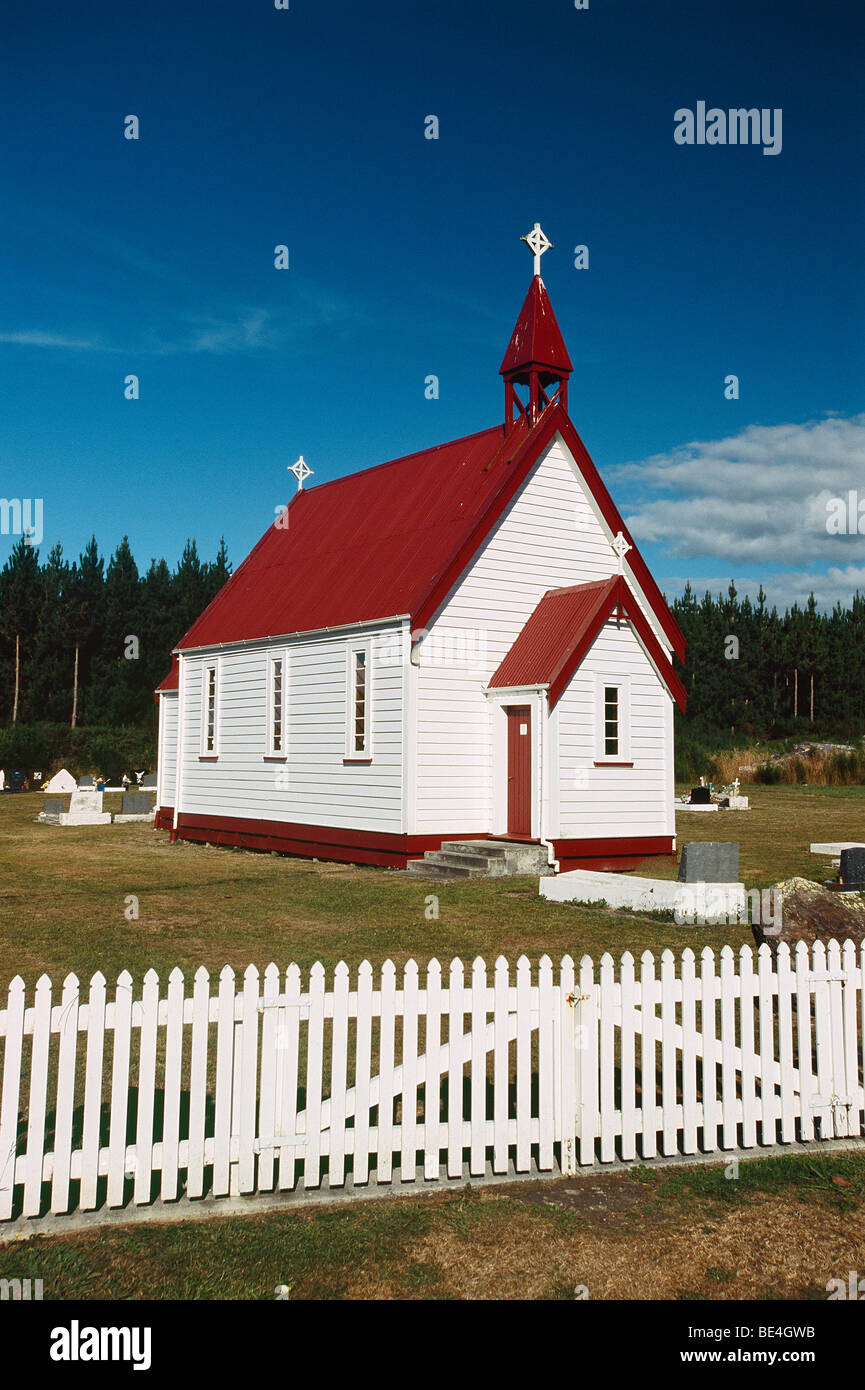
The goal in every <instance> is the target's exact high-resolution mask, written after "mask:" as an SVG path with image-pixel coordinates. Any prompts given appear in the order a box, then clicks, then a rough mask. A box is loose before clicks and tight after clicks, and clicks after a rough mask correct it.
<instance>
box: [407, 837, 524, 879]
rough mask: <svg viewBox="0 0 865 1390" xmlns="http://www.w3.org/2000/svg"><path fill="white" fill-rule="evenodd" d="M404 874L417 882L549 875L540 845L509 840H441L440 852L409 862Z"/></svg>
mask: <svg viewBox="0 0 865 1390" xmlns="http://www.w3.org/2000/svg"><path fill="white" fill-rule="evenodd" d="M408 872H409V873H411V874H413V875H415V877H419V878H438V879H440V880H445V879H465V878H502V877H505V876H512V875H516V874H529V875H532V874H538V875H546V874H549V873H550V872H551V869H550V866H549V862H548V859H547V851H546V849H545V848H544V846H543V845H535V844H521V843H520V842H519V841H512V840H444V841H443V842H442V846H441V849H438V850H427V852H426V854H425V855H424V857H423V859H413V860H411V861H410V862H409V864H408Z"/></svg>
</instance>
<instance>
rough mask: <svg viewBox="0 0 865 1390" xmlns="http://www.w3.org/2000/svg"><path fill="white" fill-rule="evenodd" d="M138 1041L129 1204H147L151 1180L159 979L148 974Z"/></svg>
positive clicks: (153, 971)
mask: <svg viewBox="0 0 865 1390" xmlns="http://www.w3.org/2000/svg"><path fill="white" fill-rule="evenodd" d="M140 1007H141V1038H140V1042H139V1055H138V1123H137V1125H136V1129H135V1192H134V1194H133V1201H134V1202H135V1203H136V1205H141V1204H143V1203H145V1202H149V1201H150V1186H151V1182H152V1178H153V1102H154V1099H155V1090H156V1034H157V1029H158V1027H159V976H158V975H157V973H156V971H155V970H148V972H147V974H146V975H145V976H144V984H143V988H142V991H141V1006H140Z"/></svg>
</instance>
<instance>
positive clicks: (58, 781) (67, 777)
mask: <svg viewBox="0 0 865 1390" xmlns="http://www.w3.org/2000/svg"><path fill="white" fill-rule="evenodd" d="M45 790H46V792H49V793H50V795H52V796H61V795H63V794H64V793H65V792H74V791H77V787H76V785H75V778H74V777H73V776H72V773H71V772H67V771H66V768H65V767H62V768H61V769H60V771H59V772H55V774H54V776H53V777H52V778H51V781H50V782H49V783H48V786H47V787H46V788H45Z"/></svg>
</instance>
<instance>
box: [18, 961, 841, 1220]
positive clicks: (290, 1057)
mask: <svg viewBox="0 0 865 1390" xmlns="http://www.w3.org/2000/svg"><path fill="white" fill-rule="evenodd" d="M677 964H678V969H677ZM737 967H738V968H737ZM863 978H865V947H863V950H862V953H861V955H860V956H857V951H856V948H855V947H854V945H853V944H852V943H851V942H847V943H846V944H845V945H844V947H843V950H842V949H841V948H840V947H839V945H838V944H837V943H836V942H832V943H830V945H829V949H828V952H827V951H826V950H825V949H824V947H823V946H822V945H820V944H818V945H816V946H814V947H813V953H812V954H811V955H809V952H808V949H807V948H806V947H805V946H804V945H802V944H800V945H799V946H798V947H797V950H796V953H795V956H794V957H793V958H792V959H791V955H790V952H789V949H788V947H787V946H786V945H784V944H781V945H779V947H778V951H777V961H776V963H773V958H772V954H771V952H770V950H769V948H768V947H766V946H763V947H761V949H760V951H759V952H757V953H756V955H755V953H754V952H753V951H752V950H751V949H750V948H749V947H743V948H742V949H741V951H740V952H739V954H738V959H737V958H736V956H735V955H734V952H733V950H732V949H731V948H730V947H725V948H724V949H723V950H722V951H721V953H720V960H716V957H715V955H714V953H713V952H712V951H711V950H709V949H708V948H707V949H706V950H704V951H703V952H702V955H701V956H700V958H699V960H697V958H696V957H695V955H694V953H693V951H691V950H686V951H684V952H683V953H682V955H681V957H680V959H679V961H678V962H677V960H676V958H675V957H674V956H673V954H672V952H670V951H666V952H665V953H664V954H663V956H662V957H661V960H660V969H658V968H657V963H656V961H655V959H654V958H653V956H652V955H651V954H650V953H649V952H646V953H645V954H644V955H643V956H642V958H641V960H640V961H639V967H637V964H636V963H635V961H634V958H633V957H632V956H631V955H630V954H625V955H624V956H623V957H622V959H621V961H620V963H619V968H618V972H617V971H616V967H615V963H614V961H613V959H612V957H611V956H609V955H605V956H604V957H603V958H602V960H601V962H600V968H599V971H598V974H597V977H596V973H595V966H594V963H593V962H592V960H591V959H589V957H584V958H583V959H582V961H581V962H580V965H579V969H578V970H577V969H576V968H575V965H574V962H573V960H572V959H571V958H570V957H569V956H566V957H565V958H564V959H563V960H562V962H561V965H560V966H559V969H558V971H557V972H554V969H553V965H552V962H551V961H550V960H549V958H548V957H546V956H545V957H544V958H543V959H542V960H541V961H540V963H539V965H538V967H537V969H536V970H533V969H532V966H531V965H530V963H529V961H528V960H526V959H525V957H522V958H521V959H520V960H519V961H518V962H517V965H516V969H515V972H514V976H513V978H512V972H511V968H510V966H509V965H508V962H507V961H505V960H504V959H502V958H499V959H498V960H497V961H496V963H495V967H494V970H493V972H492V978H491V979H489V978H488V972H487V966H486V964H485V962H484V961H483V960H480V959H478V960H475V961H474V962H473V964H472V967H471V970H470V972H468V974H467V972H466V970H465V969H464V966H463V964H462V962H461V961H459V960H455V961H454V962H453V963H452V964H451V966H450V969H449V972H448V973H447V974H446V975H445V974H444V973H443V971H442V969H441V966H440V965H439V964H438V962H436V961H431V962H430V964H429V966H428V967H427V970H426V976H425V979H424V981H423V982H422V981H421V978H420V973H419V971H418V967H417V965H416V964H415V963H414V962H413V961H409V962H408V964H407V965H406V966H405V969H404V972H403V976H402V980H401V982H400V983H399V986H398V981H397V973H396V969H395V967H394V965H393V964H392V963H391V962H389V961H388V962H385V964H384V966H383V967H382V969H381V975H380V979H379V981H378V983H377V984H376V982H375V981H374V978H373V969H372V966H371V965H370V964H369V963H368V962H364V963H363V964H362V965H361V966H360V967H359V968H358V971H357V976H356V979H355V981H354V982H352V980H351V978H350V972H349V969H348V967H347V966H346V965H345V964H340V965H338V966H337V967H336V970H335V971H334V975H333V982H332V987H331V988H330V989H328V988H327V983H326V977H325V971H324V968H323V967H322V966H321V965H315V966H313V968H312V970H311V972H310V975H309V980H308V982H307V984H306V986H305V987H302V981H301V974H300V970H299V969H298V967H297V966H296V965H292V966H289V968H288V969H287V970H286V971H285V974H284V976H282V975H281V974H280V972H279V970H278V969H277V967H276V966H275V965H270V966H268V968H267V970H266V971H265V972H264V976H263V978H262V977H260V976H259V972H258V970H256V969H255V967H253V966H250V967H249V969H248V970H246V972H245V973H244V975H243V978H242V981H241V982H238V981H237V980H236V978H235V974H234V971H233V970H231V969H229V968H227V967H226V969H224V970H223V971H222V973H221V975H220V976H219V981H218V985H217V987H216V991H215V993H211V981H210V977H209V976H208V973H207V971H206V970H204V969H200V970H198V971H197V972H196V974H195V978H194V982H193V986H192V993H191V995H187V993H186V988H185V981H184V976H183V974H182V972H181V971H180V970H173V971H172V972H171V975H170V976H169V979H168V987H167V991H166V994H165V997H164V998H161V997H160V987H159V979H158V976H157V975H156V974H155V972H153V971H150V972H148V974H147V975H146V976H145V977H144V981H143V988H142V991H141V995H140V998H138V999H136V998H134V997H133V981H132V977H131V976H130V975H129V974H128V973H127V972H124V973H123V974H122V975H121V976H120V977H119V979H118V980H117V984H116V987H115V989H114V997H113V999H110V1000H109V999H108V997H107V990H106V982H105V979H104V977H103V976H102V975H101V974H97V975H95V976H94V977H93V979H92V980H91V982H90V987H89V991H88V994H87V998H86V999H84V998H82V997H81V993H80V990H79V982H78V980H77V978H76V977H75V976H74V975H70V976H68V977H67V979H66V980H65V981H64V984H63V990H62V995H61V998H60V1000H59V1002H53V993H52V984H51V981H50V980H49V979H48V977H47V976H43V977H42V978H41V979H40V980H39V982H38V984H37V986H36V991H35V998H34V1001H33V1003H32V1004H30V1005H28V1003H27V1000H26V991H25V986H24V984H23V982H22V981H21V979H20V978H18V977H16V978H15V979H14V980H13V981H12V983H11V985H10V987H9V995H8V1002H7V1006H6V1008H5V1009H3V1010H2V1011H0V1046H2V1072H0V1082H2V1084H0V1219H8V1218H10V1217H12V1216H16V1215H19V1214H20V1215H23V1216H24V1217H36V1216H38V1215H39V1214H44V1213H45V1212H46V1211H51V1212H52V1213H63V1212H67V1211H69V1210H71V1209H73V1208H77V1209H79V1210H83V1211H92V1210H97V1209H99V1210H104V1209H106V1208H117V1207H123V1206H124V1205H126V1204H127V1203H129V1202H130V1201H131V1202H133V1203H134V1204H137V1205H147V1204H149V1203H151V1202H152V1201H154V1199H155V1198H157V1197H161V1198H162V1199H163V1200H165V1201H173V1200H174V1199H176V1198H178V1197H180V1196H182V1195H185V1196H186V1197H187V1198H196V1197H201V1196H203V1195H204V1194H205V1193H206V1192H210V1193H212V1194H213V1195H214V1196H216V1197H219V1196H226V1195H230V1194H242V1193H255V1192H274V1191H280V1192H282V1191H292V1190H295V1189H297V1188H306V1189H309V1188H317V1187H319V1186H320V1185H321V1184H322V1183H325V1184H326V1185H327V1186H328V1187H329V1188H331V1189H339V1188H342V1187H343V1186H344V1184H345V1183H346V1181H347V1180H348V1179H350V1181H351V1183H352V1184H353V1185H354V1186H355V1187H363V1186H364V1185H366V1184H396V1183H400V1184H409V1183H417V1182H418V1181H421V1182H422V1181H423V1180H430V1179H437V1178H440V1177H442V1176H445V1175H447V1176H448V1177H451V1178H458V1177H461V1176H463V1175H464V1173H465V1171H466V1170H467V1171H468V1173H469V1174H470V1175H472V1176H481V1175H483V1174H485V1173H486V1172H488V1171H490V1170H491V1171H492V1172H493V1173H499V1174H505V1173H508V1172H513V1173H515V1174H520V1173H525V1174H528V1173H533V1172H545V1171H546V1172H551V1171H553V1170H561V1171H563V1172H565V1173H571V1172H574V1171H576V1168H577V1166H578V1165H579V1164H582V1165H586V1164H592V1163H595V1162H601V1163H609V1162H611V1161H612V1160H614V1159H616V1158H622V1159H625V1160H627V1159H636V1158H650V1157H652V1156H654V1155H656V1154H658V1153H659V1152H660V1153H661V1154H676V1153H684V1154H696V1153H698V1152H706V1153H711V1152H716V1151H718V1150H719V1149H722V1150H727V1151H732V1150H736V1149H740V1148H741V1149H751V1148H755V1147H759V1146H762V1145H772V1144H776V1143H778V1142H780V1143H791V1142H793V1141H794V1140H802V1141H810V1140H815V1139H821V1140H825V1139H829V1138H834V1137H839V1136H857V1135H860V1134H861V1133H862V1130H863V1115H865V1094H863V1072H865V1030H863ZM49 1098H50V1101H51V1109H49ZM75 1185H77V1187H76V1186H75Z"/></svg>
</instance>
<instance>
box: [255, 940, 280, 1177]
mask: <svg viewBox="0 0 865 1390" xmlns="http://www.w3.org/2000/svg"><path fill="white" fill-rule="evenodd" d="M260 1007H261V1098H260V1101H259V1106H258V1141H259V1152H258V1191H259V1192H271V1191H272V1190H273V1182H274V1161H275V1158H276V1146H275V1143H274V1140H275V1139H276V1137H277V1134H276V1111H277V1100H276V1097H277V1086H278V1084H279V1081H280V1080H281V1074H280V1068H279V1065H278V1059H277V1047H278V1044H279V969H278V967H277V966H276V965H274V964H273V962H272V961H271V963H270V965H268V966H267V967H266V968H265V971H264V981H263V984H262V987H261V1006H260ZM279 1058H280V1059H282V1052H281V1051H280V1053H279Z"/></svg>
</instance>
